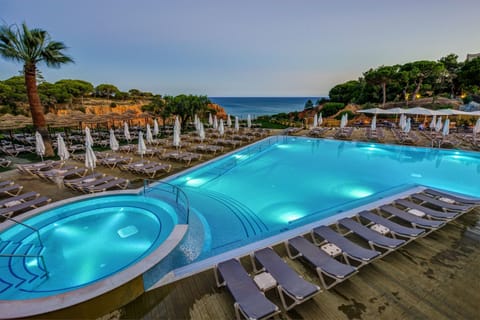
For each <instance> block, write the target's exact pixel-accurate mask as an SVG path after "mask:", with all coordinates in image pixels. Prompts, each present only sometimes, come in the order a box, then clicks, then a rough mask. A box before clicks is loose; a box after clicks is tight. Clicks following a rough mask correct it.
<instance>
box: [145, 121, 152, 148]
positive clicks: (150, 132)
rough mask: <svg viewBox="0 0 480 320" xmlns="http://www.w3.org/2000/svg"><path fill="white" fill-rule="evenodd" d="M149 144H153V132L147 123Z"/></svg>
mask: <svg viewBox="0 0 480 320" xmlns="http://www.w3.org/2000/svg"><path fill="white" fill-rule="evenodd" d="M146 134H147V136H146V138H147V143H148V144H153V135H152V130H151V129H150V125H149V124H148V123H147V133H146Z"/></svg>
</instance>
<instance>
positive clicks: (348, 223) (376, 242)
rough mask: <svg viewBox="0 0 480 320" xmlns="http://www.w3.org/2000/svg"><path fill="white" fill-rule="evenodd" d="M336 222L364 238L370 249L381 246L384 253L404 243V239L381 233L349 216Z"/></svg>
mask: <svg viewBox="0 0 480 320" xmlns="http://www.w3.org/2000/svg"><path fill="white" fill-rule="evenodd" d="M338 224H339V225H341V226H343V227H345V228H347V229H349V230H350V231H352V232H353V233H355V234H356V235H358V236H360V237H361V238H363V239H365V240H366V241H367V242H368V244H369V245H370V248H372V250H375V248H381V249H384V250H386V251H385V252H384V255H385V254H386V253H388V252H391V251H393V250H395V249H397V248H399V247H401V246H402V245H404V244H405V243H406V241H405V240H403V239H395V238H390V237H387V236H385V235H382V234H381V233H379V232H377V231H374V230H372V229H370V228H368V227H366V226H364V225H362V224H361V223H358V222H356V221H354V220H352V219H350V218H343V219H340V220H339V221H338Z"/></svg>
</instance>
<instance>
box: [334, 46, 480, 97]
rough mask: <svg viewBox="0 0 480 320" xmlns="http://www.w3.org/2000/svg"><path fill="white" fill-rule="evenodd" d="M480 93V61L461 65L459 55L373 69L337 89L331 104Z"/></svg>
mask: <svg viewBox="0 0 480 320" xmlns="http://www.w3.org/2000/svg"><path fill="white" fill-rule="evenodd" d="M479 92H480V58H475V59H472V60H470V61H466V62H464V63H462V62H458V56H457V55H456V54H453V53H452V54H449V55H447V56H445V57H442V58H440V59H439V60H438V61H429V60H419V61H413V62H408V63H405V64H403V65H391V66H385V65H382V66H379V67H376V68H370V69H369V70H367V71H365V72H364V73H363V77H361V78H359V79H358V80H350V81H347V82H345V83H341V84H338V85H336V86H334V87H333V88H332V89H331V90H330V92H329V97H330V100H331V101H336V102H342V103H357V104H364V103H367V102H374V103H375V102H376V103H379V104H382V105H384V104H385V103H386V102H389V101H394V102H400V101H404V102H405V103H406V104H408V102H409V101H414V100H416V99H418V98H419V97H431V98H432V101H434V100H435V98H436V97H437V96H445V97H452V98H453V97H457V96H465V95H467V96H468V95H474V94H478V93H479Z"/></svg>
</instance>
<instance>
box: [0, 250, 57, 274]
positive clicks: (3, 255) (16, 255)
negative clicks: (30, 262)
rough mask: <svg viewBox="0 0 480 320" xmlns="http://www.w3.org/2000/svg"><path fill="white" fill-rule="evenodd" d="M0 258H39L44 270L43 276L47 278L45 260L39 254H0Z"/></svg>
mask: <svg viewBox="0 0 480 320" xmlns="http://www.w3.org/2000/svg"><path fill="white" fill-rule="evenodd" d="M0 257H18V258H20V257H22V258H40V261H41V262H42V266H43V270H45V274H46V275H47V277H48V269H47V264H46V263H45V258H44V257H43V255H41V254H35V255H34V254H4V253H0Z"/></svg>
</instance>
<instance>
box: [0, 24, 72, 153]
mask: <svg viewBox="0 0 480 320" xmlns="http://www.w3.org/2000/svg"><path fill="white" fill-rule="evenodd" d="M64 49H66V46H65V44H63V43H62V42H57V41H52V40H51V38H50V35H49V34H48V32H46V31H44V30H41V29H31V30H29V29H28V27H27V25H26V23H22V26H21V27H19V26H17V25H13V26H6V25H4V26H1V27H0V55H1V56H2V57H3V58H5V59H6V60H13V61H15V62H21V63H23V73H24V76H25V85H26V88H27V96H28V102H29V104H30V112H31V114H32V120H33V125H34V127H35V129H36V130H37V131H38V132H40V134H41V135H42V137H43V140H44V143H45V156H47V157H48V156H53V155H54V153H53V148H52V142H51V140H50V136H49V135H48V130H47V126H46V122H45V116H44V113H43V108H42V104H41V103H40V97H39V96H38V91H37V64H38V63H40V62H44V63H45V64H46V65H47V66H48V67H53V68H59V67H60V66H61V65H62V64H65V63H69V62H73V60H72V58H70V57H69V56H66V55H65V54H63V52H62V51H63V50H64Z"/></svg>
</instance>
